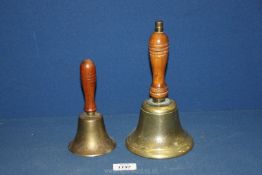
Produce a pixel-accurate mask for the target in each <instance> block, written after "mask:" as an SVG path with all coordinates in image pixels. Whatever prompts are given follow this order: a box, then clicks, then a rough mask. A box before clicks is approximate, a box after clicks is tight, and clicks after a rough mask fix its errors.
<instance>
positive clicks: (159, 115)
mask: <svg viewBox="0 0 262 175" xmlns="http://www.w3.org/2000/svg"><path fill="white" fill-rule="evenodd" d="M149 53H150V62H151V68H152V73H153V81H152V84H151V87H150V96H151V98H149V99H147V100H145V102H144V103H143V104H142V106H141V109H140V117H139V121H138V124H137V127H136V128H135V130H134V131H133V132H131V134H130V135H129V136H128V137H127V139H126V146H127V148H128V150H130V151H131V152H133V153H135V154H137V155H139V156H142V157H146V158H154V159H164V158H172V157H178V156H181V155H183V154H186V153H187V152H189V151H190V150H191V149H192V147H193V139H192V137H191V136H190V135H189V134H188V133H187V132H186V131H185V130H184V129H183V128H182V126H181V124H180V121H179V114H178V109H177V106H176V102H175V101H174V100H172V99H170V98H168V97H167V95H168V87H167V85H166V82H165V68H166V64H167V57H168V37H167V35H166V34H165V33H163V21H157V22H156V23H155V32H154V33H153V34H152V35H151V37H150V39H149Z"/></svg>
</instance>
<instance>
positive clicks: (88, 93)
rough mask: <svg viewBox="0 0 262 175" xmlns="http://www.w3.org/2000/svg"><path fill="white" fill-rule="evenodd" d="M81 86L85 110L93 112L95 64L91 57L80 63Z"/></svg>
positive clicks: (94, 104) (94, 106) (94, 109)
mask: <svg viewBox="0 0 262 175" xmlns="http://www.w3.org/2000/svg"><path fill="white" fill-rule="evenodd" d="M80 75H81V82H82V88H83V91H84V97H85V106H84V111H85V112H95V111H96V103H95V89H96V66H95V64H94V63H93V61H92V60H91V59H85V60H83V62H82V63H81V65H80Z"/></svg>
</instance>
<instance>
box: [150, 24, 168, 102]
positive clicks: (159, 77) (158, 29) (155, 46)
mask: <svg viewBox="0 0 262 175" xmlns="http://www.w3.org/2000/svg"><path fill="white" fill-rule="evenodd" d="M149 55H150V63H151V68H152V73H153V80H152V84H151V87H150V96H151V97H152V98H154V99H163V98H165V97H167V95H168V87H167V84H166V82H165V72H166V65H167V57H168V36H167V35H166V34H165V33H163V22H162V21H156V23H155V32H154V33H153V34H152V35H151V37H150V38H149Z"/></svg>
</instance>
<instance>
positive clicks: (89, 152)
mask: <svg viewBox="0 0 262 175" xmlns="http://www.w3.org/2000/svg"><path fill="white" fill-rule="evenodd" d="M115 146H116V144H115V142H114V140H113V139H111V138H110V137H109V136H108V134H107V132H106V129H105V125H104V120H103V117H102V115H101V114H100V113H98V112H94V113H86V112H83V113H81V115H80V117H79V120H78V129H77V133H76V136H75V138H74V140H73V141H72V142H70V144H69V146H68V148H69V150H70V151H71V152H72V153H74V154H77V155H80V156H86V157H94V156H99V155H103V154H106V153H109V152H111V151H112V150H113V149H114V148H115Z"/></svg>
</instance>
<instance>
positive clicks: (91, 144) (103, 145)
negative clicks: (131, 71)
mask: <svg viewBox="0 0 262 175" xmlns="http://www.w3.org/2000/svg"><path fill="white" fill-rule="evenodd" d="M80 71H81V82H82V87H83V91H84V96H85V107H84V110H85V111H84V112H83V113H81V115H80V117H79V120H78V128H77V133H76V136H75V138H74V140H73V141H71V142H70V143H69V146H68V149H69V150H70V151H71V152H72V153H74V154H77V155H80V156H86V157H94V156H99V155H103V154H106V153H109V152H111V151H112V150H113V149H114V148H115V146H116V144H115V142H114V140H113V139H112V138H110V137H109V136H108V134H107V132H106V128H105V125H104V120H103V117H102V115H101V114H100V113H98V112H96V104H95V98H94V96H95V86H96V69H95V64H94V63H93V62H92V61H91V60H90V59H87V60H84V61H83V62H82V64H81V67H80Z"/></svg>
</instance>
